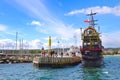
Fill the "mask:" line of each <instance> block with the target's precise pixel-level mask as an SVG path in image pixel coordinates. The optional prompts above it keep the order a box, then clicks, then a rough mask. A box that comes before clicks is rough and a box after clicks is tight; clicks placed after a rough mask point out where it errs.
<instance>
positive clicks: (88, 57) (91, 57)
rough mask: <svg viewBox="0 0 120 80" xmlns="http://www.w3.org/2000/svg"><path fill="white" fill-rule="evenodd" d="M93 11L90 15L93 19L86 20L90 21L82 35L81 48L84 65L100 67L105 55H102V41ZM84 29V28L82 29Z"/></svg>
mask: <svg viewBox="0 0 120 80" xmlns="http://www.w3.org/2000/svg"><path fill="white" fill-rule="evenodd" d="M95 14H96V13H93V12H92V11H91V13H90V14H88V16H90V17H91V20H86V21H85V22H88V23H89V26H88V27H87V28H86V29H85V30H84V31H83V33H82V34H81V36H82V47H81V48H80V51H81V54H82V60H81V62H82V65H83V66H84V67H100V66H101V65H102V64H103V55H102V49H103V46H102V41H101V39H100V34H99V32H97V30H96V29H95V23H94V22H95V21H97V20H94V19H93V15H95ZM81 30H82V29H81Z"/></svg>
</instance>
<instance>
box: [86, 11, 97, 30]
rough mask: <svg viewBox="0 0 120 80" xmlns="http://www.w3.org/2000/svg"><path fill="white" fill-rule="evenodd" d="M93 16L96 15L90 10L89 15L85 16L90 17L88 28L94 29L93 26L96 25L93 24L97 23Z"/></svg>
mask: <svg viewBox="0 0 120 80" xmlns="http://www.w3.org/2000/svg"><path fill="white" fill-rule="evenodd" d="M94 15H96V13H93V12H92V10H91V13H90V14H87V16H90V17H91V18H90V22H89V24H90V26H91V27H93V28H94V27H95V25H96V24H95V21H97V20H94V18H93V16H94Z"/></svg>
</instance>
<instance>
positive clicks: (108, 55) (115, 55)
mask: <svg viewBox="0 0 120 80" xmlns="http://www.w3.org/2000/svg"><path fill="white" fill-rule="evenodd" d="M103 56H120V54H115V55H103Z"/></svg>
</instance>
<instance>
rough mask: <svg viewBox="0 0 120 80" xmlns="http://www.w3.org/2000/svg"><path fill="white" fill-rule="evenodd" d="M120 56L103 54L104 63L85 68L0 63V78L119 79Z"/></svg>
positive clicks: (50, 79) (27, 79)
mask: <svg viewBox="0 0 120 80" xmlns="http://www.w3.org/2000/svg"><path fill="white" fill-rule="evenodd" d="M119 76H120V56H104V65H103V66H102V67H99V68H85V67H82V65H81V63H80V64H78V65H76V66H72V67H67V68H54V69H51V68H36V67H34V66H33V64H32V63H20V64H0V80H120V77H119Z"/></svg>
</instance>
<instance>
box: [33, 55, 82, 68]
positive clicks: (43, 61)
mask: <svg viewBox="0 0 120 80" xmlns="http://www.w3.org/2000/svg"><path fill="white" fill-rule="evenodd" d="M80 62H81V58H80V57H77V56H74V57H36V58H34V59H33V63H34V65H35V66H37V67H50V68H56V67H57V68H59V67H67V66H74V65H77V64H78V63H80Z"/></svg>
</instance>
